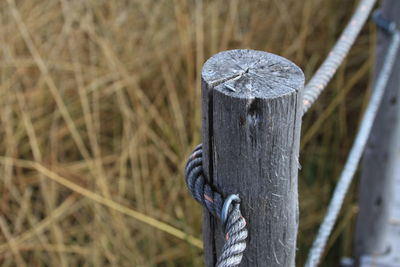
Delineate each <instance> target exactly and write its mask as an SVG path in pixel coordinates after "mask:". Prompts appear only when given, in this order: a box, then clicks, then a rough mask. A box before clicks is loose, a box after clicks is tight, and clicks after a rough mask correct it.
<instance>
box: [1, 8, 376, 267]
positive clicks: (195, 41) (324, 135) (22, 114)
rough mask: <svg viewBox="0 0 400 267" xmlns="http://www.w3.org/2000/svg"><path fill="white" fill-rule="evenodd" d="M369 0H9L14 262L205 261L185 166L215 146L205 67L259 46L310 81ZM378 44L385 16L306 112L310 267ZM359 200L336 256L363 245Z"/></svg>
mask: <svg viewBox="0 0 400 267" xmlns="http://www.w3.org/2000/svg"><path fill="white" fill-rule="evenodd" d="M354 5H355V3H353V1H339V0H334V1H321V0H304V1H295V0H285V1H282V0H257V1H245V0H230V1H183V0H174V1H167V0H160V1H150V0H149V1H140V0H132V1H99V0H84V1H77V0H60V1H50V0H25V1H22V0H21V1H17V0H7V1H1V2H0V23H1V24H0V138H1V139H0V140H2V141H1V143H0V155H1V157H0V177H1V178H0V194H1V198H0V200H1V203H0V263H1V265H2V266H202V249H201V247H202V241H201V207H200V206H199V205H198V204H197V203H195V202H194V200H192V199H191V197H190V196H189V194H188V193H187V191H186V189H185V185H184V181H183V172H182V169H183V166H184V164H185V158H186V157H187V155H188V154H189V153H190V150H191V149H192V148H193V147H194V146H195V145H196V144H197V143H199V142H200V141H201V140H200V139H201V137H200V127H201V125H200V124H201V123H200V116H201V110H200V89H199V86H200V82H199V73H200V70H201V66H202V64H203V62H204V61H205V60H206V59H207V58H208V57H210V56H211V55H212V54H214V53H216V52H218V51H221V50H226V49H231V48H252V49H259V50H266V51H269V52H273V53H276V54H279V55H282V56H285V57H287V58H289V59H291V60H293V61H294V62H295V63H297V64H298V65H299V66H301V67H302V68H303V70H304V71H305V73H306V76H307V77H310V76H311V74H312V73H313V72H314V71H315V69H316V67H317V66H318V64H319V63H320V62H321V61H322V60H323V58H324V57H325V56H326V55H327V53H328V52H329V49H330V47H331V46H332V45H333V43H334V41H335V39H336V38H337V36H338V34H339V33H340V31H341V30H342V29H343V27H344V25H345V23H346V22H347V19H348V18H349V16H350V15H351V12H352V10H353V8H354ZM373 40H374V35H373V28H372V26H370V25H369V26H367V27H366V29H365V30H364V31H363V33H362V35H361V37H360V38H359V39H358V41H357V44H356V45H355V47H354V48H353V49H352V53H351V55H350V57H349V59H348V60H347V61H346V62H345V64H344V66H343V67H342V68H341V69H340V70H339V72H338V74H337V75H336V77H335V79H334V80H333V81H332V82H331V84H330V86H329V88H328V91H327V92H326V93H324V95H323V96H322V98H321V100H320V101H319V102H318V104H317V105H316V106H315V107H314V108H313V110H312V111H311V112H310V113H309V114H307V116H306V117H305V119H304V124H303V140H302V151H301V159H302V160H301V161H302V166H303V168H302V170H301V172H300V190H301V218H300V219H301V228H300V235H299V241H298V244H299V251H298V262H299V264H300V263H302V262H304V259H305V256H306V253H307V250H308V247H309V246H310V244H311V242H312V239H313V236H314V234H315V231H316V229H317V227H318V225H319V223H320V221H321V218H322V216H323V215H324V212H325V208H326V205H327V203H328V201H329V198H330V193H331V191H332V188H333V186H334V184H335V182H336V179H337V177H338V174H339V173H340V170H341V167H342V164H343V162H344V159H345V158H346V155H347V152H348V148H349V146H350V145H351V142H352V138H353V136H354V133H355V130H356V128H357V127H356V126H357V122H358V120H359V117H360V114H361V113H360V112H361V110H362V107H363V106H364V105H365V100H366V99H367V97H368V94H366V93H365V92H367V91H366V88H367V85H368V81H369V74H370V73H369V72H370V69H371V65H372V63H373V46H372V44H373ZM353 191H354V189H353ZM354 199H355V198H354V194H352V195H351V197H349V198H348V199H347V200H346V205H345V207H344V208H343V212H342V213H343V215H342V216H341V218H340V220H339V223H338V227H337V228H336V230H335V232H334V234H333V236H332V238H331V240H330V244H329V249H328V251H327V257H326V258H325V262H326V265H324V266H329V265H330V264H332V266H337V261H338V259H339V256H340V255H342V256H344V255H351V246H352V244H351V242H352V237H351V233H352V227H353V222H354V217H355V215H356V213H357V206H356V205H355V203H354Z"/></svg>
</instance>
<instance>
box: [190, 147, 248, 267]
mask: <svg viewBox="0 0 400 267" xmlns="http://www.w3.org/2000/svg"><path fill="white" fill-rule="evenodd" d="M202 161H203V149H202V144H200V145H198V146H197V147H196V148H195V149H194V151H193V152H192V154H191V155H190V157H189V160H188V162H187V164H186V168H185V176H186V184H187V186H188V188H189V191H190V193H191V194H192V196H193V198H194V199H195V200H197V201H198V202H199V203H200V204H202V205H203V206H204V207H206V208H207V210H208V211H209V212H210V213H211V214H212V215H213V216H214V217H216V218H218V219H220V220H221V221H222V226H223V230H224V236H225V244H224V246H223V248H222V252H221V255H220V257H219V258H218V261H217V264H216V266H217V267H234V266H238V265H239V264H240V262H241V261H242V258H243V253H244V251H245V249H246V238H247V235H248V232H247V228H246V220H245V219H244V218H243V216H242V214H241V212H240V199H239V197H238V196H237V195H230V196H228V197H227V198H226V199H224V198H223V197H222V195H221V194H220V193H219V192H217V191H215V190H213V188H212V187H211V186H210V185H209V184H208V183H207V182H206V180H205V177H204V174H203V165H202Z"/></svg>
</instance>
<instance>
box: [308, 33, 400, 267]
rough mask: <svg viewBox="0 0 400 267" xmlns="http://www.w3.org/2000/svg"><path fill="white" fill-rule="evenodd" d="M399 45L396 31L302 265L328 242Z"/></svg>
mask: <svg viewBox="0 0 400 267" xmlns="http://www.w3.org/2000/svg"><path fill="white" fill-rule="evenodd" d="M399 44H400V32H399V31H398V30H397V31H396V32H395V33H394V35H393V36H392V41H391V43H390V46H389V48H388V52H387V54H386V56H385V60H384V65H383V68H382V70H381V72H380V73H379V76H378V79H377V82H376V85H375V89H374V91H373V94H372V97H371V99H370V102H369V104H368V107H367V110H366V111H365V114H364V116H363V119H362V121H361V126H360V129H359V131H358V133H357V136H356V139H355V142H354V144H353V146H352V148H351V151H350V154H349V156H348V158H347V161H346V164H345V166H344V169H343V171H342V174H341V176H340V179H339V182H338V184H337V185H336V188H335V191H334V193H333V197H332V199H331V202H330V203H329V208H328V211H327V214H326V216H325V218H324V220H323V222H322V224H321V226H320V228H319V231H318V234H317V237H316V239H315V240H314V243H313V246H312V248H311V250H310V252H309V254H308V259H307V262H306V264H305V266H306V267H314V266H317V265H318V263H319V262H320V260H321V256H322V253H323V251H324V248H325V246H326V243H327V241H328V238H329V235H330V234H331V232H332V228H333V226H334V224H335V222H336V220H337V217H338V214H339V211H340V209H341V207H342V204H343V200H344V197H345V195H346V193H347V191H348V189H349V187H350V184H351V181H352V180H353V177H354V174H355V172H356V170H357V166H358V164H359V162H360V159H361V156H362V153H363V151H364V149H365V145H366V143H367V140H368V137H369V134H370V132H371V128H372V125H373V122H374V119H375V116H376V113H377V110H378V108H379V105H380V103H381V100H382V97H383V94H384V92H385V88H386V84H387V82H388V79H389V76H390V74H391V71H392V68H393V65H394V62H395V60H396V54H397V51H398V49H399Z"/></svg>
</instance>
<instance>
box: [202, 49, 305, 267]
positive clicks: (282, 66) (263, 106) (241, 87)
mask: <svg viewBox="0 0 400 267" xmlns="http://www.w3.org/2000/svg"><path fill="white" fill-rule="evenodd" d="M303 88H304V75H303V72H302V71H301V69H300V68H299V67H297V66H296V65H295V64H293V63H292V62H290V61H289V60H287V59H285V58H282V57H279V56H276V55H273V54H270V53H266V52H261V51H254V50H230V51H225V52H221V53H218V54H216V55H214V56H213V57H211V58H210V59H209V60H208V61H207V62H206V63H205V64H204V66H203V71H202V101H203V103H202V105H203V147H204V158H203V167H204V172H205V175H206V177H207V179H208V182H209V183H210V184H211V185H212V186H213V187H214V189H215V190H217V191H219V192H221V193H222V194H223V196H224V197H226V196H228V195H229V194H233V193H235V194H239V196H240V198H241V200H242V205H241V209H242V213H243V216H244V217H245V219H246V220H247V223H248V229H249V238H248V243H247V250H246V252H245V255H244V260H243V261H242V264H241V265H240V266H294V259H295V250H296V236H297V228H298V193H297V173H298V167H299V163H298V154H299V140H300V126H301V115H302V92H303ZM204 214H205V216H204V224H203V225H204V227H203V231H204V243H205V258H206V266H214V265H215V263H216V260H217V258H218V256H219V253H220V251H221V248H222V246H223V243H224V237H223V231H222V228H221V225H220V222H219V221H218V220H217V219H215V218H213V217H212V216H210V215H209V214H208V212H207V211H205V212H204Z"/></svg>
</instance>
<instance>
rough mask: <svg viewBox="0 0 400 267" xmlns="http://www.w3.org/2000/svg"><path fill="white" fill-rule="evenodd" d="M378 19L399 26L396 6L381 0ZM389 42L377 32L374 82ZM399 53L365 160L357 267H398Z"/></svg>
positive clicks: (399, 4)
mask: <svg viewBox="0 0 400 267" xmlns="http://www.w3.org/2000/svg"><path fill="white" fill-rule="evenodd" d="M381 11H382V17H383V18H385V19H387V20H391V21H394V22H395V23H396V24H397V26H398V27H399V25H400V16H399V14H400V1H398V0H384V1H383V2H382V7H381ZM391 38H392V36H391V35H390V34H389V33H387V32H385V31H383V30H379V33H378V47H377V55H376V66H375V76H377V75H378V74H379V71H380V70H381V69H382V65H383V64H384V62H383V59H384V58H385V54H386V52H387V49H388V46H389V43H390V41H391ZM399 85H400V53H399V52H398V54H397V60H396V62H395V64H394V66H393V70H392V73H391V76H390V78H389V81H388V84H387V88H386V92H385V96H384V98H383V100H382V103H381V105H380V108H379V111H378V114H377V117H376V119H375V123H374V126H373V128H372V132H371V135H370V138H369V141H368V145H367V148H366V151H365V154H364V160H363V167H362V174H361V180H360V190H359V206H360V211H359V215H358V218H357V226H356V237H355V254H356V259H357V261H358V262H359V263H360V266H372V263H374V265H373V266H377V267H378V266H390V267H395V266H396V267H399V266H400V86H399Z"/></svg>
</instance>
